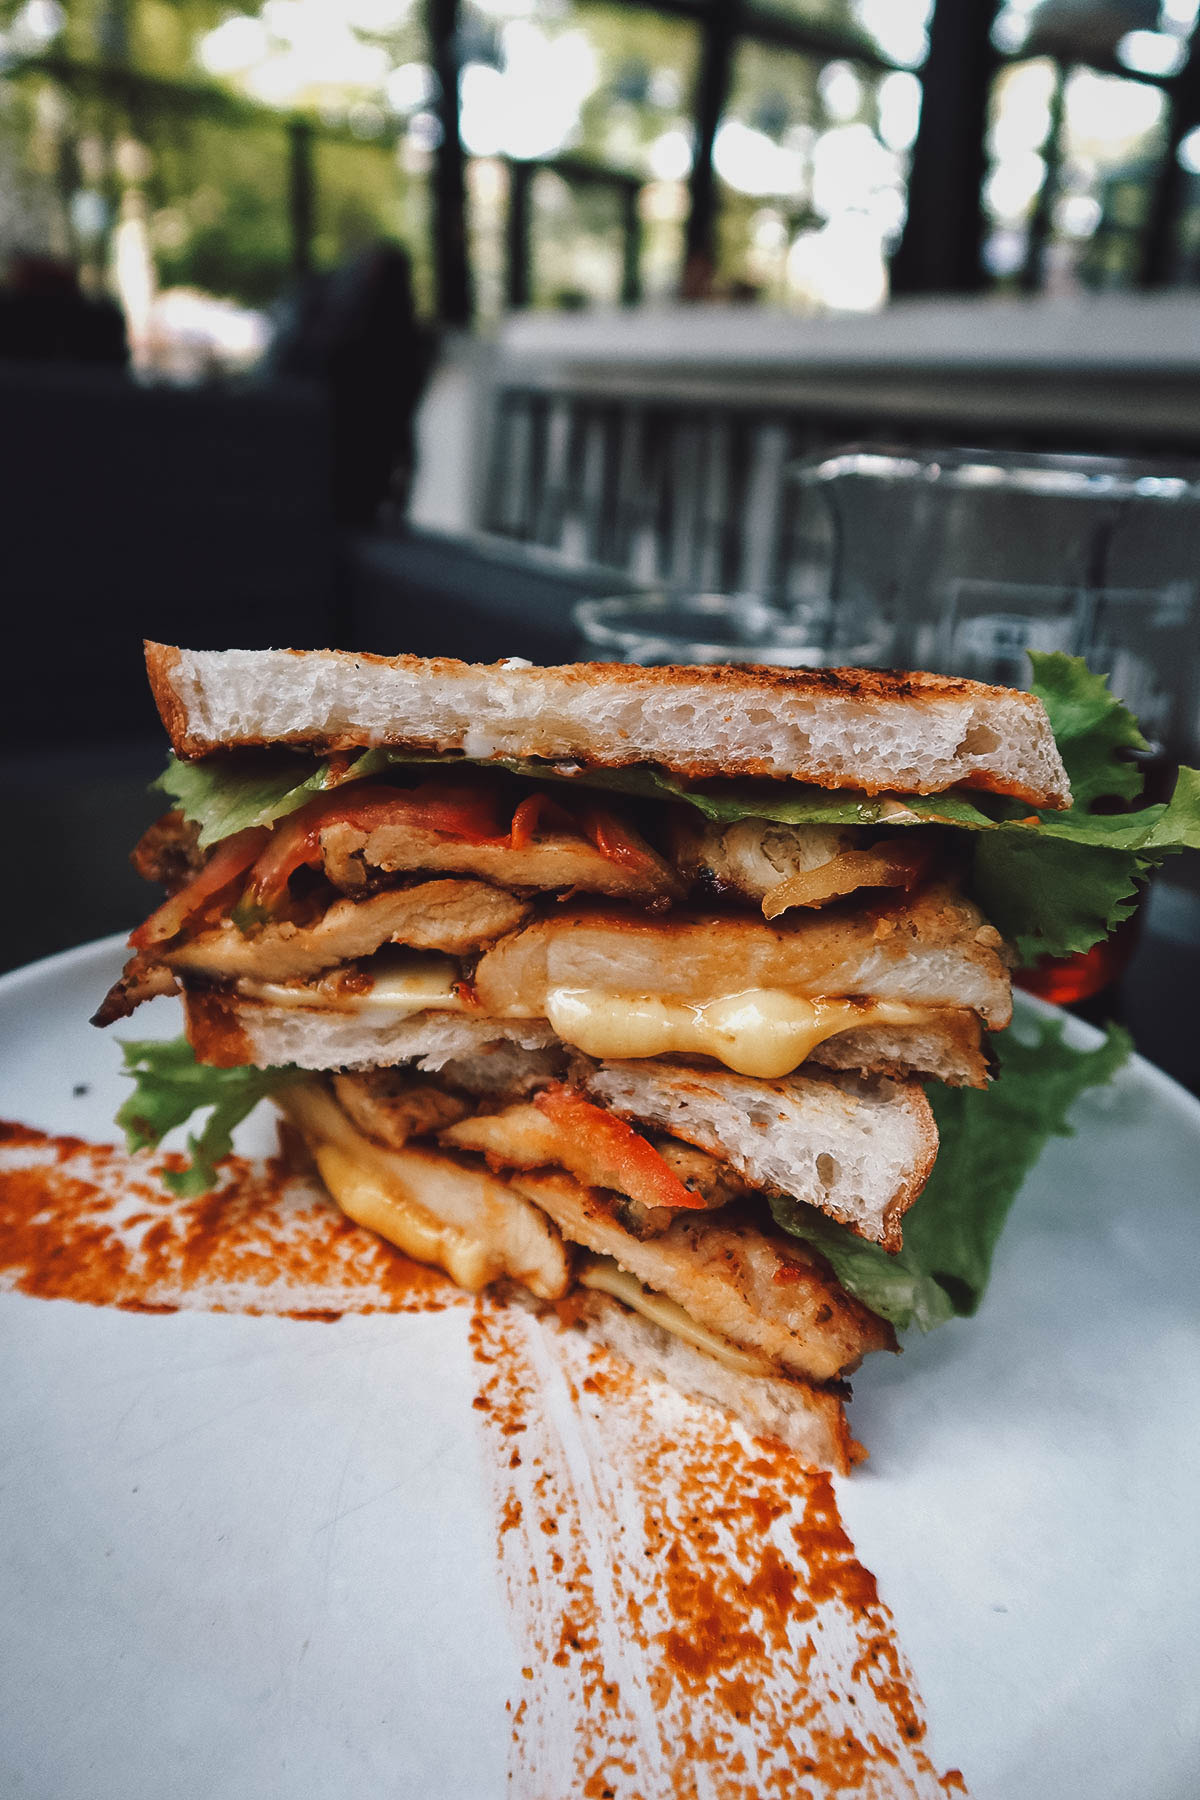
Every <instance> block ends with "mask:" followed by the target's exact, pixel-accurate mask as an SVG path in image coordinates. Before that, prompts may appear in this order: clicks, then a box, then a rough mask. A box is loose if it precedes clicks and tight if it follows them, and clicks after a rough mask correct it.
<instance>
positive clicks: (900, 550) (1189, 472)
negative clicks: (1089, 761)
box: [795, 445, 1200, 755]
mask: <svg viewBox="0 0 1200 1800" xmlns="http://www.w3.org/2000/svg"><path fill="white" fill-rule="evenodd" d="M795 479H796V482H797V486H798V489H799V491H800V492H801V493H802V494H806V495H812V496H817V497H819V499H820V500H821V501H822V502H823V503H824V505H825V507H826V508H827V511H828V515H829V521H830V537H829V552H828V564H827V571H826V583H827V595H828V606H829V609H830V612H831V614H832V618H833V626H832V631H833V635H834V636H835V637H837V636H841V637H843V638H844V637H846V636H849V637H854V638H860V639H861V638H862V637H863V636H864V635H866V634H867V631H868V628H869V625H870V622H871V621H872V620H877V621H879V622H880V626H881V628H882V630H883V631H884V632H885V633H886V634H888V635H890V638H891V642H892V645H893V650H894V655H895V658H896V661H897V662H899V663H901V664H904V665H907V666H908V667H910V668H920V669H935V670H937V671H939V672H940V673H942V674H947V675H967V676H970V677H972V678H973V679H975V680H978V681H989V682H995V683H996V684H998V685H1000V686H1004V687H1023V686H1025V685H1026V684H1027V683H1028V681H1029V665H1028V663H1027V661H1026V658H1025V651H1026V650H1027V649H1033V650H1065V651H1068V652H1070V653H1072V654H1075V655H1080V656H1083V657H1085V658H1086V659H1087V661H1088V663H1089V665H1090V666H1091V667H1093V668H1095V669H1098V670H1102V671H1103V672H1104V673H1106V674H1108V675H1109V676H1110V679H1111V682H1112V687H1113V691H1114V692H1115V693H1116V694H1117V695H1118V697H1119V698H1120V699H1122V700H1124V701H1125V702H1126V703H1127V704H1128V705H1129V706H1130V707H1132V708H1133V710H1134V711H1135V712H1137V713H1138V715H1139V717H1140V718H1141V720H1142V726H1143V730H1144V731H1145V732H1146V734H1147V736H1149V737H1151V738H1153V739H1154V740H1155V741H1156V742H1157V743H1159V744H1160V745H1162V746H1163V747H1164V748H1165V749H1166V750H1168V751H1169V752H1171V753H1172V754H1174V755H1182V754H1183V753H1185V752H1188V751H1190V749H1191V748H1192V746H1193V744H1194V742H1195V738H1196V732H1197V673H1198V670H1197V661H1198V659H1197V656H1196V642H1195V638H1196V612H1197V587H1198V581H1200V470H1198V469H1197V468H1196V467H1195V466H1194V465H1184V466H1179V465H1164V464H1161V463H1156V462H1145V461H1142V462H1138V461H1129V460H1125V459H1120V458H1115V457H1101V456H1068V455H1062V456H1059V455H1038V454H1033V453H1026V452H1018V451H991V450H986V451H985V450H929V451H907V450H892V449H886V448H881V447H877V446H868V445H854V446H850V447H849V448H847V449H844V450H839V451H836V452H834V453H833V454H831V455H829V456H825V457H822V458H820V459H818V460H815V461H813V462H810V463H806V464H801V465H799V467H798V468H797V469H796V471H795ZM808 579H809V583H810V585H811V571H810V573H809V577H808ZM839 621H840V623H839Z"/></svg>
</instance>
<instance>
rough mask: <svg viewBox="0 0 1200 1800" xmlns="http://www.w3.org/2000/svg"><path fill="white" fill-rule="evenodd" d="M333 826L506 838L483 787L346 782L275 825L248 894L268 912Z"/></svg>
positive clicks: (315, 858) (474, 840) (487, 840)
mask: <svg viewBox="0 0 1200 1800" xmlns="http://www.w3.org/2000/svg"><path fill="white" fill-rule="evenodd" d="M333 824H347V825H354V826H356V827H357V828H358V829H359V830H360V831H375V830H376V829H377V828H378V827H379V826H381V825H393V824H395V825H405V824H409V825H418V826H422V827H424V828H425V829H426V830H429V831H437V832H440V833H442V834H443V835H444V836H445V837H449V838H457V839H458V840H460V841H461V842H465V843H470V844H503V843H506V842H507V833H506V832H505V830H504V827H503V824H502V821H501V816H500V808H499V801H498V798H497V796H496V795H494V794H492V793H490V792H487V791H485V790H483V789H480V788H477V787H475V788H472V787H468V786H466V785H465V784H464V785H458V786H454V787H451V786H448V785H446V784H444V783H442V782H434V781H427V782H422V783H421V785H420V786H419V787H415V788H390V787H381V786H379V785H374V786H370V785H368V784H367V783H365V782H364V783H355V782H350V783H348V784H347V785H346V787H345V788H344V789H335V790H334V791H333V792H331V793H324V794H318V795H317V796H316V798H315V799H313V800H310V801H309V803H308V805H307V806H302V807H301V808H300V810H299V812H295V813H292V814H291V816H290V817H289V818H287V819H284V821H283V822H282V824H280V825H278V826H276V828H275V830H274V831H273V832H272V833H271V841H270V843H269V844H268V845H267V848H266V849H265V850H264V852H263V854H262V856H261V857H260V858H259V860H258V861H257V863H256V864H255V866H254V872H253V875H252V877H251V881H250V888H249V894H248V898H249V899H250V900H251V901H252V902H253V903H254V904H256V905H258V906H261V907H264V908H265V909H267V910H268V911H269V910H270V909H271V907H272V906H274V905H277V904H278V902H279V900H280V899H281V898H282V896H283V893H284V892H285V890H286V888H287V884H288V882H289V881H290V879H291V877H292V876H293V875H294V874H295V873H296V870H297V869H301V868H304V867H306V866H308V867H312V866H314V865H315V864H317V863H319V862H320V860H321V833H322V831H323V830H324V829H325V827H326V826H328V825H333Z"/></svg>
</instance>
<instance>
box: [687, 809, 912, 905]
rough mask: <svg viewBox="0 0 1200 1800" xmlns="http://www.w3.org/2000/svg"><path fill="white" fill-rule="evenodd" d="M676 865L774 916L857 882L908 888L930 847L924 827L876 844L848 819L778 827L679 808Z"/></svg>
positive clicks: (834, 896)
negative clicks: (843, 822) (703, 816)
mask: <svg viewBox="0 0 1200 1800" xmlns="http://www.w3.org/2000/svg"><path fill="white" fill-rule="evenodd" d="M668 830H669V834H670V843H671V849H672V853H673V855H674V858H675V863H676V866H677V867H678V869H679V870H680V873H681V874H683V875H684V876H686V877H687V879H688V880H689V881H693V882H695V881H699V882H702V883H703V884H705V885H707V886H709V887H713V888H715V889H716V890H717V891H718V892H719V893H729V892H732V893H735V894H742V895H744V896H745V897H746V898H747V899H749V900H756V901H758V902H760V903H761V906H762V911H763V916H764V917H765V918H768V919H775V918H778V917H779V916H780V914H781V913H784V912H787V911H788V910H789V909H790V908H791V907H794V906H825V905H827V904H828V902H829V901H831V900H840V899H842V898H844V897H845V895H847V894H853V893H856V892H857V891H858V890H859V889H860V888H891V887H900V888H907V887H911V886H912V885H913V883H914V882H915V881H916V880H917V879H918V877H919V876H920V875H921V874H922V873H923V871H924V870H925V868H926V867H927V865H928V864H929V862H930V860H931V857H932V854H933V846H932V842H931V840H930V837H929V834H928V833H925V832H921V831H919V830H906V831H905V832H904V833H903V834H900V833H896V832H893V833H892V834H891V835H890V836H888V837H884V838H881V839H880V840H879V841H878V842H877V843H875V844H869V843H868V841H867V836H866V833H864V832H863V831H861V830H858V829H856V828H855V827H853V826H845V825H778V824H774V823H773V822H772V821H770V820H768V819H739V820H738V821H737V822H736V824H733V825H723V824H720V823H718V822H716V821H715V820H705V819H696V818H695V817H694V816H693V817H688V816H687V815H685V814H684V813H683V810H682V808H678V809H675V811H673V813H672V815H671V820H670V824H669V827H668Z"/></svg>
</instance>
